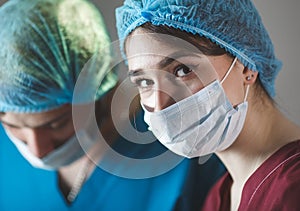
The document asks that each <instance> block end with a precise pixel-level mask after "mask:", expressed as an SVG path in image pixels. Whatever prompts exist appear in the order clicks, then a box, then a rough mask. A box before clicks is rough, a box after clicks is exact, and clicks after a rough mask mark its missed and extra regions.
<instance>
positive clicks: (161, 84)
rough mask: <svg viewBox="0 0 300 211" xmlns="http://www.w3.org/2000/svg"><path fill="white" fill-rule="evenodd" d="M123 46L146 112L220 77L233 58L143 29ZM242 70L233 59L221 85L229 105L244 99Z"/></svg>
mask: <svg viewBox="0 0 300 211" xmlns="http://www.w3.org/2000/svg"><path fill="white" fill-rule="evenodd" d="M125 47H126V48H125V51H126V55H127V59H128V67H129V78H130V80H131V81H132V82H133V83H134V84H135V85H136V86H137V88H138V90H139V93H140V97H141V102H142V103H143V105H144V106H145V107H146V108H147V109H148V110H149V111H159V110H162V109H164V108H166V107H168V106H170V105H172V104H173V103H174V102H178V101H180V100H182V99H184V98H186V97H188V96H190V95H192V94H194V93H196V92H198V91H199V90H201V89H202V88H203V87H205V86H206V85H208V84H210V83H211V82H213V81H215V80H222V78H223V77H224V76H225V74H226V72H227V71H228V69H229V67H230V65H231V64H232V61H233V58H231V57H229V56H228V55H222V56H205V55H203V54H202V53H201V52H200V51H199V50H198V49H197V48H196V47H194V46H192V45H191V44H189V43H187V42H185V41H183V40H181V39H178V38H174V37H171V36H168V35H159V39H157V37H154V35H153V34H146V33H145V31H143V29H137V30H135V31H134V32H133V33H132V36H130V37H128V39H127V40H126V43H125ZM243 70H244V66H243V65H241V64H240V63H239V62H237V63H236V65H235V66H234V68H233V70H232V71H231V73H230V74H229V76H228V77H227V78H226V80H225V81H224V83H223V84H222V85H223V88H224V89H225V92H226V94H227V96H228V98H229V100H230V101H231V103H232V104H233V105H237V104H239V103H241V102H242V101H243V98H244V93H245V84H244V78H245V75H244V74H243Z"/></svg>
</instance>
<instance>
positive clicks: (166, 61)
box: [127, 51, 200, 77]
mask: <svg viewBox="0 0 300 211" xmlns="http://www.w3.org/2000/svg"><path fill="white" fill-rule="evenodd" d="M191 55H194V56H195V55H197V56H200V55H199V54H196V53H191V52H190V51H177V52H175V53H172V54H170V55H168V56H166V57H165V58H164V59H162V60H161V61H160V62H159V63H158V68H159V69H163V68H165V67H167V66H169V65H170V64H172V63H173V62H175V61H177V60H178V59H179V58H182V57H186V56H191ZM143 74H145V72H144V70H143V69H136V70H129V71H128V74H127V75H128V77H133V76H139V75H143Z"/></svg>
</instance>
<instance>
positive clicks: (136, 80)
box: [132, 64, 196, 90]
mask: <svg viewBox="0 0 300 211" xmlns="http://www.w3.org/2000/svg"><path fill="white" fill-rule="evenodd" d="M194 68H196V66H191V65H189V66H186V65H183V64H179V65H178V66H176V67H175V68H174V69H175V70H174V71H173V74H174V76H175V77H176V78H186V77H189V76H190V74H191V73H193V70H194ZM181 69H183V70H188V71H189V72H188V73H186V74H185V75H184V76H178V71H179V70H181ZM142 82H146V83H147V84H146V86H142V85H141V83H142ZM149 82H150V84H149ZM132 83H133V84H134V86H135V87H137V88H139V89H141V90H147V89H149V88H150V86H151V85H153V84H154V82H153V81H152V80H151V79H147V78H144V77H135V78H133V79H132Z"/></svg>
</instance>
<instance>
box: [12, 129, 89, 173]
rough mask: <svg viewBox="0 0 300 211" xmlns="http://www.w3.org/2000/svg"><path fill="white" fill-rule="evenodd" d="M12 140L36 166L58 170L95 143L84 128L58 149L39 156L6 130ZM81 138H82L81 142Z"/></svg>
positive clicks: (77, 157)
mask: <svg viewBox="0 0 300 211" xmlns="http://www.w3.org/2000/svg"><path fill="white" fill-rule="evenodd" d="M6 133H7V135H8V137H9V138H10V140H11V141H12V142H13V143H14V145H15V146H16V147H17V149H18V150H19V152H20V153H21V154H22V156H23V157H24V158H25V159H26V160H27V161H28V162H29V163H30V164H31V165H32V166H33V167H35V168H40V169H45V170H57V169H58V168H60V167H63V166H67V165H69V164H71V163H73V162H74V161H76V160H77V159H79V158H80V157H82V156H83V155H84V154H85V153H86V152H85V150H88V149H90V148H91V146H92V145H93V144H94V143H95V141H93V140H92V139H91V138H90V137H89V136H88V135H87V133H86V132H85V131H84V130H81V131H79V132H77V135H76V134H74V135H73V136H72V137H71V138H69V140H68V141H66V142H65V143H64V144H63V145H61V146H60V147H58V148H57V149H55V150H53V151H51V152H50V153H49V154H47V155H46V156H45V157H43V158H38V157H36V156H35V155H34V154H32V152H31V151H30V150H29V148H28V147H27V145H26V144H25V143H24V142H23V141H21V140H19V139H17V138H16V137H14V136H13V135H12V134H11V133H9V132H8V131H6ZM79 140H81V141H80V142H79Z"/></svg>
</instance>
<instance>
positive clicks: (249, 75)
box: [243, 67, 258, 85]
mask: <svg viewBox="0 0 300 211" xmlns="http://www.w3.org/2000/svg"><path fill="white" fill-rule="evenodd" d="M243 75H244V83H245V85H253V84H254V83H255V81H256V79H257V77H258V72H257V71H253V70H250V69H248V68H247V67H245V68H244V71H243Z"/></svg>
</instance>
